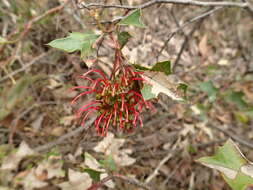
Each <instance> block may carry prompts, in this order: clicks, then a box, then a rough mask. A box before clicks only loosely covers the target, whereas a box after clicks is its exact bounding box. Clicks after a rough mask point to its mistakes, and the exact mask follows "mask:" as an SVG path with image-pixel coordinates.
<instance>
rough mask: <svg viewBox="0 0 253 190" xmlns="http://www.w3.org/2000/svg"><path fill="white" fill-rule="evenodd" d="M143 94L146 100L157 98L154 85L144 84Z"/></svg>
mask: <svg viewBox="0 0 253 190" xmlns="http://www.w3.org/2000/svg"><path fill="white" fill-rule="evenodd" d="M141 94H142V96H143V98H144V100H150V99H153V98H156V94H153V93H152V85H148V84H144V85H143V87H142V89H141Z"/></svg>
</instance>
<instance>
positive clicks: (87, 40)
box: [48, 32, 99, 57]
mask: <svg viewBox="0 0 253 190" xmlns="http://www.w3.org/2000/svg"><path fill="white" fill-rule="evenodd" d="M98 37H99V35H96V34H92V33H79V32H73V33H70V34H69V36H68V37H66V38H60V39H56V40H53V41H51V42H50V43H49V44H48V45H49V46H51V47H53V48H57V49H60V50H63V51H66V52H69V53H71V52H74V51H81V56H82V57H85V56H88V55H89V54H90V53H91V51H92V49H93V48H92V45H93V43H94V42H95V41H96V40H97V39H98Z"/></svg>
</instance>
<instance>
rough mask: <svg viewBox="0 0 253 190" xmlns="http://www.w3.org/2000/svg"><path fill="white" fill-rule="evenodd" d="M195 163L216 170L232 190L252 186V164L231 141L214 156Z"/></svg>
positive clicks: (240, 189) (243, 189) (241, 189)
mask: <svg viewBox="0 0 253 190" xmlns="http://www.w3.org/2000/svg"><path fill="white" fill-rule="evenodd" d="M197 161H199V162H200V163H201V164H203V165H205V166H207V167H210V168H213V169H216V170H218V171H219V172H220V173H221V174H222V176H223V178H224V179H225V181H226V182H227V183H228V184H229V185H230V187H231V188H232V189H233V190H245V189H246V188H247V187H248V186H250V185H253V164H252V163H251V162H249V161H248V160H247V159H246V158H245V156H244V155H243V154H242V153H241V151H240V149H239V148H238V147H237V145H236V144H235V143H234V142H233V141H232V140H231V139H229V140H228V141H227V142H226V143H225V145H224V146H222V147H220V148H219V149H218V151H217V153H216V154H215V155H214V156H210V157H202V158H200V159H198V160H197Z"/></svg>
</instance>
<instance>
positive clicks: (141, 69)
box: [132, 64, 151, 71]
mask: <svg viewBox="0 0 253 190" xmlns="http://www.w3.org/2000/svg"><path fill="white" fill-rule="evenodd" d="M132 65H133V66H134V68H135V69H137V70H139V71H150V70H151V69H150V68H147V67H143V66H141V65H139V64H132Z"/></svg>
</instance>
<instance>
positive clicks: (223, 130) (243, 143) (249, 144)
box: [207, 124, 253, 149]
mask: <svg viewBox="0 0 253 190" xmlns="http://www.w3.org/2000/svg"><path fill="white" fill-rule="evenodd" d="M207 127H209V128H212V129H216V130H218V131H221V132H222V133H224V134H225V135H227V136H228V137H230V138H231V139H233V140H235V141H236V142H238V143H239V144H241V145H244V146H247V147H248V148H251V149H252V148H253V143H251V142H249V141H247V140H244V139H243V138H242V137H239V136H238V135H236V134H233V133H232V132H230V131H228V130H226V129H223V128H221V127H218V126H214V125H212V124H210V125H207Z"/></svg>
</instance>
